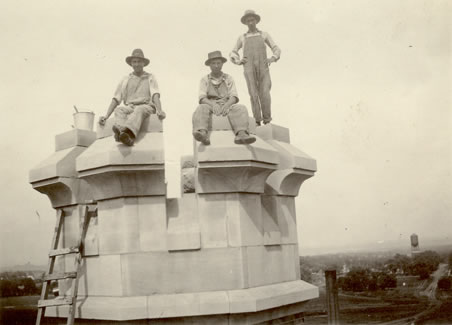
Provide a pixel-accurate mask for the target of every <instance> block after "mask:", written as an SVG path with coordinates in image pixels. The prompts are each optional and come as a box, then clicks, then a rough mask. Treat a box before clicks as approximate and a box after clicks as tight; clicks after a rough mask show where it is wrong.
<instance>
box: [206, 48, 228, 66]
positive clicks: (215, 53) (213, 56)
mask: <svg viewBox="0 0 452 325" xmlns="http://www.w3.org/2000/svg"><path fill="white" fill-rule="evenodd" d="M214 59H221V61H223V63H225V62H226V61H227V60H228V59H226V58H224V57H223V56H222V55H221V52H220V51H213V52H210V53H209V54H208V55H207V60H206V62H205V63H204V64H205V65H210V61H212V60H214Z"/></svg>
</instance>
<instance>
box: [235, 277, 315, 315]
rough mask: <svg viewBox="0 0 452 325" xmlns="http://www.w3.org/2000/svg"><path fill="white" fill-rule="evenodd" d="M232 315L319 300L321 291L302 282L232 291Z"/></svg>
mask: <svg viewBox="0 0 452 325" xmlns="http://www.w3.org/2000/svg"><path fill="white" fill-rule="evenodd" d="M228 295H229V309H230V313H231V314H233V313H249V312H257V311H261V310H265V309H270V308H276V307H279V306H283V305H290V304H294V303H298V302H302V301H307V300H310V299H315V298H318V296H319V289H318V288H317V287H315V286H313V285H312V284H309V283H306V282H304V281H301V280H296V281H289V282H284V283H278V284H273V285H267V286H261V287H256V288H249V289H245V290H230V291H228Z"/></svg>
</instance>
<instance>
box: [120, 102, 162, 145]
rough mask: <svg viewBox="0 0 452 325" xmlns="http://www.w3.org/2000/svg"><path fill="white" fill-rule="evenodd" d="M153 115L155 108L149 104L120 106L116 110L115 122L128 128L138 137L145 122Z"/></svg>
mask: <svg viewBox="0 0 452 325" xmlns="http://www.w3.org/2000/svg"><path fill="white" fill-rule="evenodd" d="M153 113H155V108H154V107H153V106H151V105H148V104H141V105H129V106H119V107H116V109H115V122H116V124H117V125H118V126H122V127H126V128H128V129H129V130H130V131H132V133H133V135H134V136H135V137H137V135H138V132H139V131H140V129H141V125H142V124H143V121H144V120H145V119H146V118H148V117H149V116H150V115H151V114H153Z"/></svg>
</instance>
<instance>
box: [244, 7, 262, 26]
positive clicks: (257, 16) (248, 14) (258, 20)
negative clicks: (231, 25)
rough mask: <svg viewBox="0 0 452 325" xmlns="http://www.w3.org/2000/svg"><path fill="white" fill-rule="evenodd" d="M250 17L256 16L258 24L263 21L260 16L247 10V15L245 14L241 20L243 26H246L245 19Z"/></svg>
mask: <svg viewBox="0 0 452 325" xmlns="http://www.w3.org/2000/svg"><path fill="white" fill-rule="evenodd" d="M248 16H254V18H256V24H257V23H258V22H260V21H261V17H260V16H259V15H258V14H256V12H255V11H254V10H246V11H245V13H244V14H243V17H242V18H241V19H240V21H241V22H242V24H245V25H246V23H245V19H246V17H248Z"/></svg>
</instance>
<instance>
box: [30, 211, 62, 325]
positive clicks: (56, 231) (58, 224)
mask: <svg viewBox="0 0 452 325" xmlns="http://www.w3.org/2000/svg"><path fill="white" fill-rule="evenodd" d="M63 221H64V212H63V210H62V209H58V210H57V217H56V222H55V228H54V233H53V237H52V242H51V245H50V249H51V250H55V249H57V248H58V244H59V241H60V234H61V228H62V226H63ZM54 267H55V256H53V257H49V261H48V263H47V274H51V273H52V272H53V269H54ZM49 289H50V286H49V283H48V281H44V282H43V283H42V290H41V297H40V300H45V299H47V297H48V296H49ZM44 314H45V307H41V308H38V316H37V317H36V325H40V324H41V322H42V319H43V318H44Z"/></svg>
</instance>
